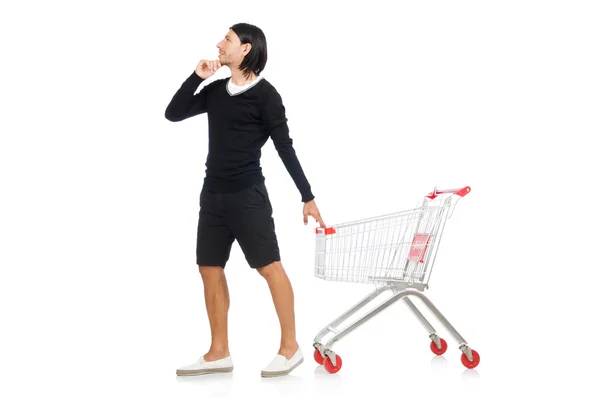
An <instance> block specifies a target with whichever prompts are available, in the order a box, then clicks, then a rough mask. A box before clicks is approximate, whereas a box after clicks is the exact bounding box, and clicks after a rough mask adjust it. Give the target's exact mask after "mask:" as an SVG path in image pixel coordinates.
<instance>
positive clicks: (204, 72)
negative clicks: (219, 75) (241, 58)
mask: <svg viewBox="0 0 600 397" xmlns="http://www.w3.org/2000/svg"><path fill="white" fill-rule="evenodd" d="M220 67H221V62H220V61H219V60H215V61H209V60H207V59H203V60H201V61H200V62H199V63H198V66H196V74H197V75H198V76H200V77H202V78H203V79H204V80H206V79H208V78H209V77H210V76H212V75H213V74H215V72H216V71H217V70H218V69H219V68H220Z"/></svg>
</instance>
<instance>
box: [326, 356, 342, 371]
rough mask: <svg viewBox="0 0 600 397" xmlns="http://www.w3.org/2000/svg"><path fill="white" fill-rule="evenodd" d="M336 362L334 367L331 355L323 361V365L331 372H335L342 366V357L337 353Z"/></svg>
mask: <svg viewBox="0 0 600 397" xmlns="http://www.w3.org/2000/svg"><path fill="white" fill-rule="evenodd" d="M335 364H336V365H335V367H334V366H333V364H332V363H331V359H330V358H329V357H326V358H325V361H324V362H323V366H324V367H325V369H326V370H327V372H329V373H330V374H335V373H336V372H338V371H339V370H340V369H341V368H342V359H341V358H340V356H338V355H337V354H336V355H335Z"/></svg>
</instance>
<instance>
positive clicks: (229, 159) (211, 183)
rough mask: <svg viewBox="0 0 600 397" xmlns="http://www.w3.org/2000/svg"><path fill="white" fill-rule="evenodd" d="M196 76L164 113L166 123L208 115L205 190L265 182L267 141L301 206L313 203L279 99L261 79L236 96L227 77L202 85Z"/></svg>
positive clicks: (185, 83)
mask: <svg viewBox="0 0 600 397" xmlns="http://www.w3.org/2000/svg"><path fill="white" fill-rule="evenodd" d="M202 81H204V80H203V79H202V78H201V77H200V76H198V75H197V74H196V72H195V71H194V72H193V73H192V74H191V75H190V76H189V77H188V78H187V79H186V80H185V81H184V82H183V84H182V85H181V87H180V88H179V90H177V92H176V93H175V95H174V96H173V98H172V99H171V102H170V103H169V105H168V106H167V109H166V111H165V117H166V118H167V120H170V121H182V120H185V119H187V118H190V117H193V116H196V115H199V114H203V113H207V116H208V156H207V159H206V176H205V178H204V188H205V189H207V190H209V191H213V192H235V191H238V190H241V189H243V188H245V187H248V186H251V185H252V184H255V183H260V182H263V181H264V176H263V174H262V168H261V165H260V157H261V149H262V147H263V146H264V144H265V143H266V141H267V140H268V139H269V138H271V139H272V140H273V143H274V145H275V148H276V149H277V152H278V154H279V157H280V158H281V160H282V161H283V164H284V165H285V167H286V169H287V171H288V172H289V174H290V176H291V177H292V179H293V181H294V183H295V184H296V187H297V188H298V190H299V192H300V195H301V199H302V201H303V202H308V201H310V200H312V199H313V198H314V196H313V194H312V192H311V187H310V184H309V183H308V180H307V179H306V176H305V175H304V172H303V170H302V167H301V166H300V162H299V161H298V158H297V156H296V152H295V150H294V148H293V146H292V139H291V138H290V136H289V129H288V125H287V118H286V116H285V107H284V106H283V103H282V100H281V96H280V95H279V93H278V92H277V90H276V89H275V87H273V85H271V83H269V82H268V81H267V80H266V79H265V78H262V79H261V80H260V81H259V82H257V83H256V84H255V85H254V86H252V87H250V89H247V90H245V91H243V92H240V93H238V94H235V95H230V94H229V92H228V90H227V83H228V81H229V78H225V79H219V80H216V81H214V82H212V83H210V84H207V85H206V86H204V87H203V88H202V89H201V90H200V91H199V92H198V93H197V94H195V95H194V93H195V92H196V90H197V89H198V86H199V85H200V84H201V83H202Z"/></svg>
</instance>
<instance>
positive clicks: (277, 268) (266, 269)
mask: <svg viewBox="0 0 600 397" xmlns="http://www.w3.org/2000/svg"><path fill="white" fill-rule="evenodd" d="M256 270H257V271H258V273H259V274H260V275H261V276H263V277H264V278H266V279H269V278H273V277H277V276H279V275H281V273H282V272H283V266H282V265H281V262H280V261H275V262H272V263H269V264H268V265H266V266H262V267H259V268H257V269H256Z"/></svg>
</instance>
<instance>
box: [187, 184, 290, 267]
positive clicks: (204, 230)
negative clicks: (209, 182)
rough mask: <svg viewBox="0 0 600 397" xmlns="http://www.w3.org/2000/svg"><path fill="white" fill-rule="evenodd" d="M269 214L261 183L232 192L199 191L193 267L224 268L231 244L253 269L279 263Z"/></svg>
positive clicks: (270, 213) (264, 189) (273, 229)
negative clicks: (240, 250) (234, 245)
mask: <svg viewBox="0 0 600 397" xmlns="http://www.w3.org/2000/svg"><path fill="white" fill-rule="evenodd" d="M272 214H273V208H272V207H271V202H270V200H269V195H268V193H267V188H266V186H265V185H264V183H259V184H256V185H253V186H250V187H248V188H245V189H243V190H241V191H238V192H234V193H218V192H210V191H206V190H205V189H202V192H201V194H200V214H199V219H198V235H197V237H198V238H197V245H196V264H198V265H201V266H221V267H223V268H224V267H225V264H226V263H227V261H228V260H229V254H230V252H231V246H232V244H233V242H234V241H237V242H238V244H239V245H240V248H241V249H242V251H243V253H244V256H245V257H246V260H247V262H248V264H249V265H250V267H252V268H254V269H256V268H259V267H262V266H265V265H268V264H270V263H272V262H275V261H279V260H280V257H279V245H278V243H277V236H276V234H275V223H274V221H273V216H272Z"/></svg>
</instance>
